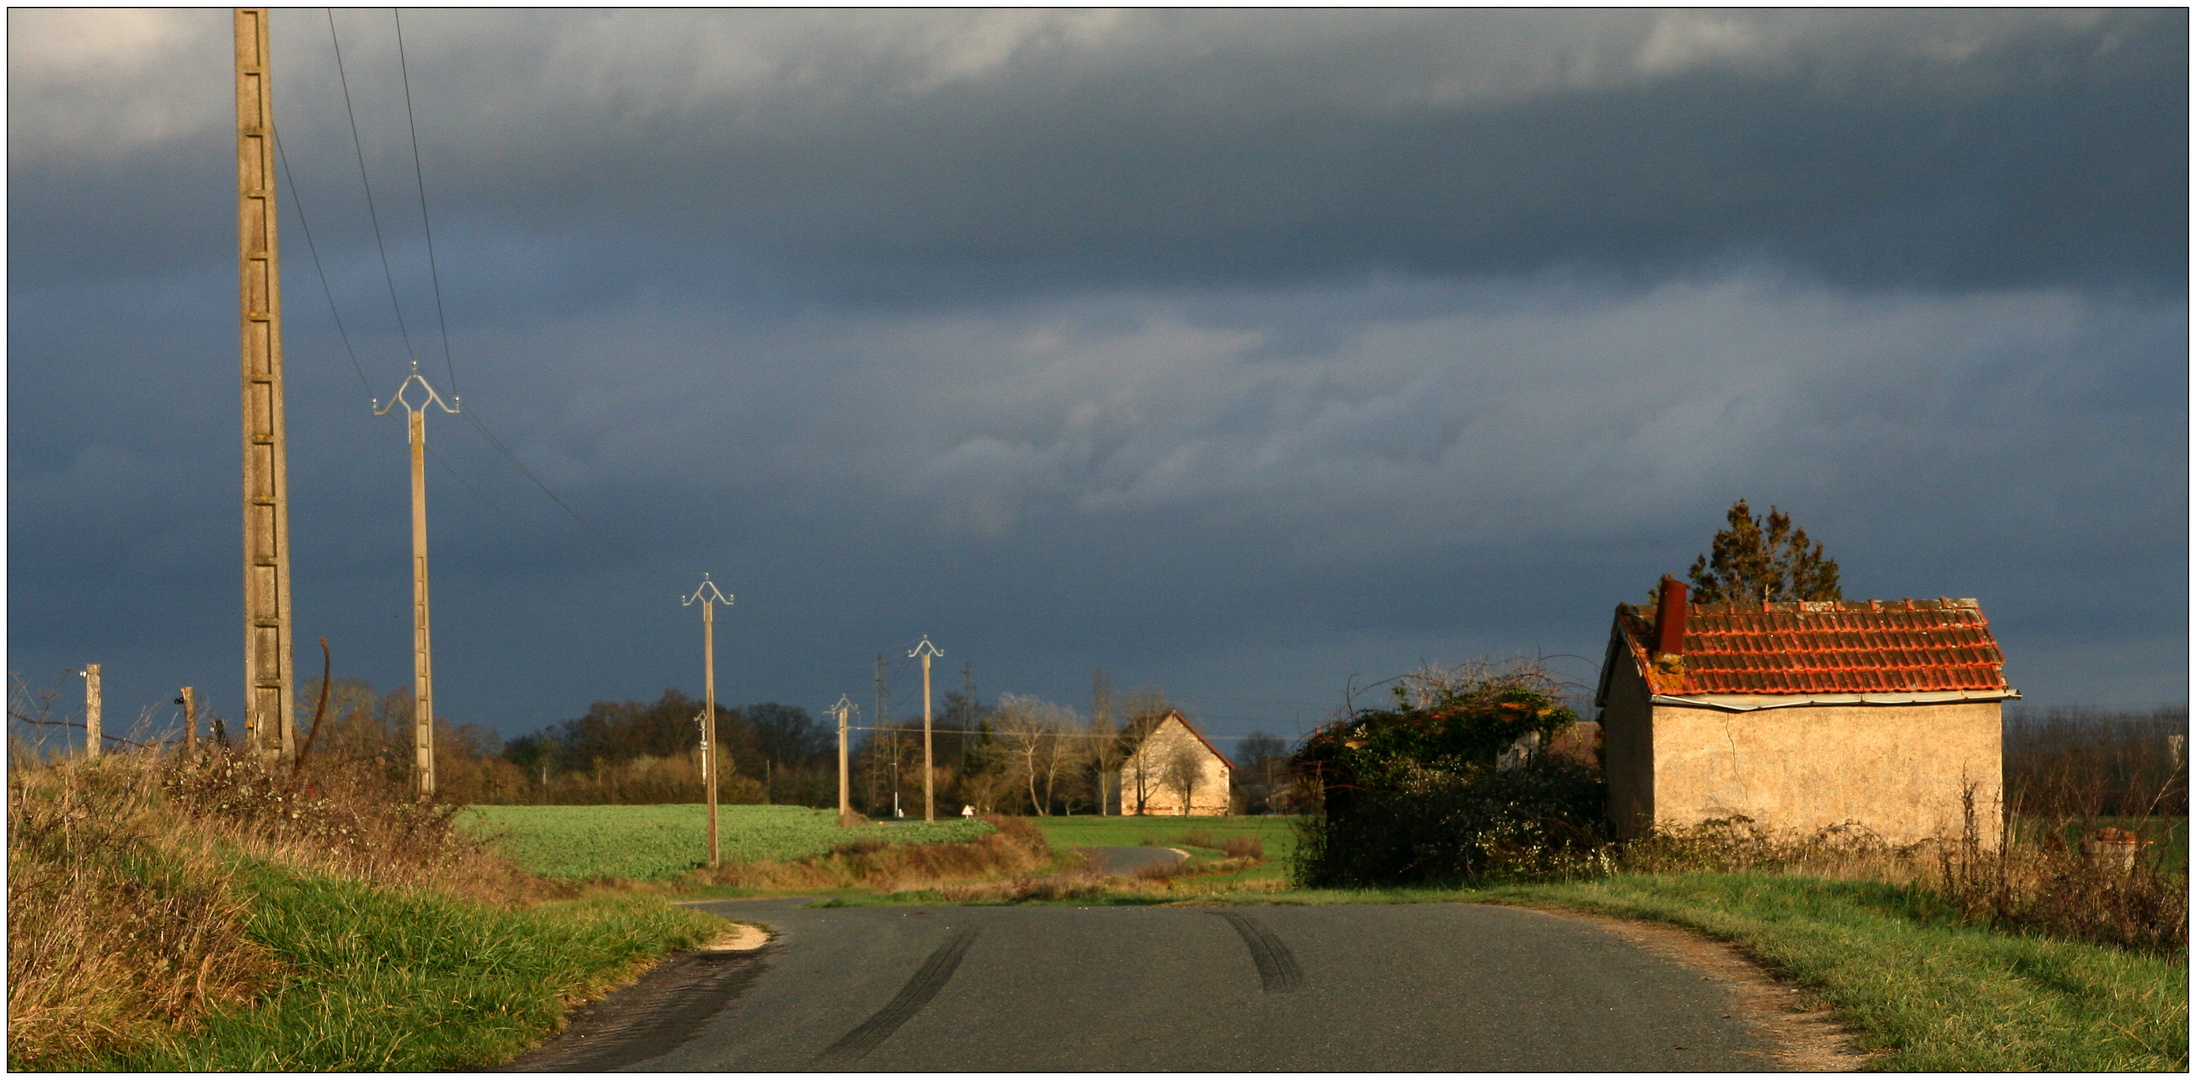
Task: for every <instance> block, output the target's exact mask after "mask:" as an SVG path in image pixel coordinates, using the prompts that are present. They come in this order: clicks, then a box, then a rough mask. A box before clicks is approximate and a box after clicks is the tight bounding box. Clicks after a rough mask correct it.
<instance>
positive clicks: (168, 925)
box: [8, 756, 274, 1069]
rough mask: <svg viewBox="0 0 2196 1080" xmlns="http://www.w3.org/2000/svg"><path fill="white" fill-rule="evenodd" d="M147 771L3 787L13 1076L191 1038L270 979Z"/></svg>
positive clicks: (223, 871)
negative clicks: (213, 1014)
mask: <svg viewBox="0 0 2196 1080" xmlns="http://www.w3.org/2000/svg"><path fill="white" fill-rule="evenodd" d="M150 764H151V763H149V762H148V761H146V760H144V759H142V758H139V757H135V756H110V757H107V758H103V759H98V760H94V761H82V760H64V761H59V762H56V763H53V764H50V765H46V766H44V767H38V768H17V769H13V770H10V772H9V774H8V1066H9V1068H11V1069H12V1068H34V1069H35V1068H68V1067H71V1066H76V1065H81V1064H83V1063H85V1062H87V1061H90V1060H92V1059H93V1058H94V1057H95V1056H96V1055H97V1054H99V1053H100V1052H101V1051H102V1050H104V1049H106V1048H109V1047H113V1046H119V1045H125V1044H129V1043H136V1042H143V1041H146V1040H149V1039H156V1038H160V1037H164V1036H167V1035H170V1034H174V1033H177V1032H180V1031H185V1030H188V1029H190V1028H191V1027H192V1026H193V1025H194V1024H195V1023H196V1022H197V1021H198V1020H199V1018H201V1017H202V1016H204V1015H205V1013H206V1012H207V1010H209V1009H211V1008H214V1007H217V1006H220V1005H223V1004H229V1003H235V1002H242V1001H246V1000H249V999H250V998H251V997H252V996H253V995H254V994H256V993H258V992H259V991H260V990H261V989H262V988H263V987H265V986H266V985H267V983H268V981H269V980H270V979H271V978H272V976H273V974H274V972H273V969H272V965H271V964H270V962H269V960H268V958H267V953H266V951H265V950H264V949H262V948H261V947H259V946H258V945H256V944H254V943H253V942H252V941H251V940H250V939H249V938H248V937H246V936H245V933H244V920H245V916H246V909H245V905H244V900H243V898H242V897H241V895H240V892H239V890H238V888H237V887H236V882H235V880H234V876H233V874H232V873H231V872H230V871H229V869H228V867H227V866H226V865H225V864H224V863H223V860H222V859H221V858H219V857H218V855H217V854H216V853H215V852H213V851H212V850H210V849H209V848H208V847H207V846H205V845H203V844H199V843H194V842H192V840H191V839H190V838H186V837H182V836H179V835H177V830H176V827H175V826H176V822H175V820H174V818H173V816H172V815H171V814H170V813H169V812H167V810H166V808H165V807H163V806H162V805H161V800H160V799H159V796H158V791H157V784H156V782H155V781H154V777H153V776H152V775H151V773H152V771H153V770H152V769H151V768H150V767H149V765H150Z"/></svg>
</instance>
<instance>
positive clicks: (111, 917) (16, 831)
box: [8, 745, 573, 1068]
mask: <svg viewBox="0 0 2196 1080" xmlns="http://www.w3.org/2000/svg"><path fill="white" fill-rule="evenodd" d="M255 860H256V861H264V862H272V863H276V864H279V865H282V866H284V867H287V868H292V869H304V870H307V871H317V872H321V873H325V874H330V875H335V876H340V877H345V878H350V879H355V880H363V881H369V882H373V883H377V884H382V885H388V886H393V887H399V888H410V889H429V890H434V891H437V892H441V893H445V894H448V895H452V896H457V897H462V898H466V899H472V900H479V901H485V902H489V903H494V904H498V905H503V906H509V905H513V904H518V903H523V902H527V901H530V900H534V899H542V898H547V897H549V896H554V895H568V894H570V893H571V892H572V891H573V890H571V889H570V887H568V886H563V885H559V884H557V883H554V882H548V881H543V880H541V879H537V878H533V877H532V876H530V875H527V874H525V873H524V872H523V871H521V870H519V869H518V868H517V867H515V866H513V865H511V864H510V863H508V862H507V861H505V860H503V859H501V858H498V857H496V856H494V855H492V854H490V853H488V852H487V851H485V850H483V849H481V848H480V847H479V846H478V845H477V844H475V843H474V842H473V841H472V840H470V839H469V838H468V837H466V836H465V835H464V834H463V833H461V832H459V831H458V830H457V829H456V828H455V827H454V826H453V823H452V822H451V819H450V810H449V808H447V807H433V806H425V805H422V804H419V803H417V802H415V801H413V800H412V799H410V798H409V797H408V796H407V795H405V794H404V793H402V792H401V791H394V790H392V789H391V787H390V785H389V783H388V782H387V780H386V778H385V777H384V776H383V775H382V774H381V773H380V772H379V771H378V770H375V769H372V768H366V767H354V764H347V763H344V762H342V761H340V760H338V761H327V762H322V763H318V764H314V765H310V766H308V767H307V768H304V769H297V770H293V768H292V767H291V766H288V765H283V764H274V763H269V762H268V761H266V760H264V759H261V758H258V757H256V756H251V755H246V754H242V753H237V752H232V751H231V750H229V749H227V748H225V747H222V746H219V745H212V746H206V747H202V748H201V749H200V750H199V752H197V753H195V754H189V755H185V754H181V753H175V754H168V755H159V754H154V753H129V754H109V755H106V756H103V757H101V758H98V759H95V760H85V759H82V758H55V759H50V760H44V761H41V760H38V759H37V757H36V756H35V755H33V756H30V757H28V758H24V759H15V760H11V761H10V769H9V772H8V1063H9V1065H10V1066H11V1067H22V1068H68V1067H71V1066H82V1065H84V1064H86V1063H88V1062H91V1061H93V1060H96V1059H97V1057H98V1055H99V1054H100V1053H101V1052H102V1051H103V1050H104V1049H107V1048H112V1047H118V1046H123V1045H140V1044H143V1043H146V1042H148V1041H156V1040H159V1039H163V1038H172V1037H175V1036H178V1035H181V1034H184V1033H187V1032H189V1031H190V1030H192V1029H193V1028H194V1027H195V1026H196V1025H197V1024H198V1023H199V1021H200V1020H201V1019H202V1018H203V1017H204V1016H205V1015H206V1014H207V1013H208V1011H209V1010H211V1009H214V1008H218V1007H220V1006H222V1005H225V1004H233V1003H239V1002H243V1001H248V1000H250V999H252V998H253V996H254V995H256V994H258V993H259V992H260V991H262V990H263V989H265V988H266V987H268V986H269V985H271V983H272V982H273V981H274V980H276V979H278V978H279V977H280V972H279V971H277V970H275V968H274V965H273V962H272V961H271V960H270V958H269V955H268V953H267V952H266V950H264V949H262V948H261V947H260V946H258V945H256V944H254V943H253V942H252V941H251V939H250V938H249V937H248V936H247V935H246V932H245V927H246V920H247V918H248V915H249V907H248V905H249V903H250V887H249V880H248V876H249V874H250V873H251V872H252V871H251V866H252V863H253V862H254V861H255Z"/></svg>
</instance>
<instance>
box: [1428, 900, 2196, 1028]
mask: <svg viewBox="0 0 2196 1080" xmlns="http://www.w3.org/2000/svg"><path fill="white" fill-rule="evenodd" d="M1470 898H1472V899H1481V900H1488V901H1494V902H1499V903H1519V904H1528V905H1534V906H1556V907H1568V908H1575V909H1578V910H1582V911H1590V912H1595V913H1598V914H1604V915H1614V916H1620V917H1626V918H1639V919H1652V920H1656V921H1660V922H1666V923H1673V924H1676V925H1679V926H1685V927H1690V928H1692V929H1695V930H1699V931H1702V932H1704V933H1707V934H1709V935H1711V936H1714V937H1717V938H1721V939H1723V940H1726V941H1731V942H1734V943H1737V944H1739V945H1741V946H1743V947H1744V948H1745V949H1746V950H1747V951H1749V952H1751V953H1752V954H1753V955H1754V956H1756V957H1757V958H1759V959H1760V960H1762V961H1764V962H1766V963H1767V964H1769V965H1770V966H1771V967H1773V968H1775V969H1778V970H1780V971H1781V972H1783V973H1784V974H1786V975H1787V976H1789V977H1790V978H1792V979H1793V980H1795V981H1796V982H1798V983H1799V984H1800V985H1802V986H1805V987H1807V988H1809V989H1810V990H1812V991H1814V992H1815V993H1816V994H1817V995H1818V996H1820V997H1821V999H1822V1000H1823V1001H1824V1002H1826V1003H1828V1004H1829V1005H1830V1006H1831V1007H1832V1008H1834V1009H1835V1010H1836V1011H1837V1014H1838V1016H1839V1018H1840V1019H1841V1020H1843V1021H1844V1022H1845V1023H1846V1025H1847V1026H1848V1027H1849V1028H1850V1029H1851V1030H1853V1031H1854V1032H1855V1033H1856V1036H1857V1041H1858V1042H1859V1043H1860V1045H1861V1046H1862V1048H1863V1049H1868V1050H1879V1051H1883V1052H1884V1053H1885V1056H1884V1057H1883V1058H1882V1059H1880V1060H1879V1061H1878V1062H1876V1065H1877V1067H1879V1068H1887V1069H1919V1070H1945V1071H2008V1070H2019V1071H2037V1070H2042V1071H2075V1072H2089V1071H2154V1070H2170V1071H2186V1070H2187V1069H2188V959H2187V957H2186V955H2181V956H2172V957H2159V956H2149V955H2144V954H2140V953H2134V952H2129V951H2126V950H2123V949H2118V948H2114V947H2111V946H2106V945H2092V944H2086V943H2079V942H2070V941H2058V940H2052V939H2048V938H2042V937H2029V936H2023V935H2015V934H2007V933H2002V932H1999V931H1994V930H1990V929H1987V928H1982V927H1975V926H1964V925H1959V924H1956V923H1954V922H1953V921H1952V920H1951V919H1949V918H1948V917H1946V915H1945V914H1944V913H1942V912H1941V911H1939V910H1935V905H1934V904H1933V903H1932V902H1931V901H1930V900H1929V898H1928V894H1926V893H1922V892H1919V891H1917V890H1914V889H1911V888H1905V887H1900V886H1894V885H1885V884H1881V883H1875V882H1851V881H1824V880H1820V879H1813V878H1802V877H1791V876H1785V875H1777V874H1682V875H1620V876H1618V877H1614V878H1610V879H1606V880H1602V881H1593V882H1574V883H1566V884H1555V885H1527V886H1512V887H1507V888H1494V889H1485V890H1480V891H1478V892H1477V893H1475V894H1471V896H1470Z"/></svg>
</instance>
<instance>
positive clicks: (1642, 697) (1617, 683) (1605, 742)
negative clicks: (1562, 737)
mask: <svg viewBox="0 0 2196 1080" xmlns="http://www.w3.org/2000/svg"><path fill="white" fill-rule="evenodd" d="M1601 775H1602V777H1603V779H1605V780H1607V781H1608V783H1609V824H1610V825H1611V826H1613V827H1614V828H1615V829H1616V834H1617V835H1618V836H1625V837H1631V836H1638V835H1639V834H1641V833H1643V832H1645V831H1647V825H1648V823H1649V822H1652V821H1653V820H1655V754H1654V717H1653V713H1652V711H1651V710H1650V709H1649V708H1648V707H1647V683H1646V682H1645V680H1642V679H1641V678H1640V677H1639V671H1638V670H1637V669H1635V668H1634V667H1633V666H1632V665H1631V664H1629V663H1619V664H1617V665H1616V670H1615V671H1614V672H1612V673H1611V674H1610V677H1609V697H1608V701H1607V702H1606V703H1605V704H1604V705H1603V706H1602V709H1601Z"/></svg>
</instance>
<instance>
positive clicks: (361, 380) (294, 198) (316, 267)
mask: <svg viewBox="0 0 2196 1080" xmlns="http://www.w3.org/2000/svg"><path fill="white" fill-rule="evenodd" d="M268 130H269V132H270V133H271V134H273V135H274V145H275V156H276V157H277V158H278V159H280V160H281V162H282V178H283V179H284V180H287V181H289V182H290V205H291V206H292V207H294V208H296V210H297V224H298V227H299V228H301V229H303V230H304V231H305V250H307V251H309V252H312V255H313V273H315V274H317V275H319V276H320V291H321V294H322V295H324V296H326V297H327V298H328V314H329V316H330V317H332V318H334V319H335V324H336V333H337V334H340V335H342V337H343V352H344V354H345V355H347V356H349V357H350V358H351V370H352V371H353V372H355V373H357V375H358V387H359V389H361V390H364V391H365V392H366V397H367V398H368V400H371V399H372V398H373V396H374V388H373V387H371V386H368V385H367V384H366V368H365V367H364V366H363V365H361V364H360V363H359V362H358V350H357V349H354V348H352V347H351V332H350V331H349V330H346V329H344V327H343V315H342V313H340V312H338V311H337V310H336V298H335V290H334V289H333V288H330V287H329V285H328V271H327V270H326V269H324V268H323V267H322V266H321V265H320V247H319V245H317V244H314V243H313V226H312V223H311V222H309V221H307V220H306V219H305V196H303V195H300V194H298V190H297V176H296V174H294V173H292V172H291V171H290V155H289V152H288V151H286V150H284V149H283V148H282V135H281V133H280V132H279V131H277V130H276V129H275V128H274V126H273V125H271V124H270V125H268Z"/></svg>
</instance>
